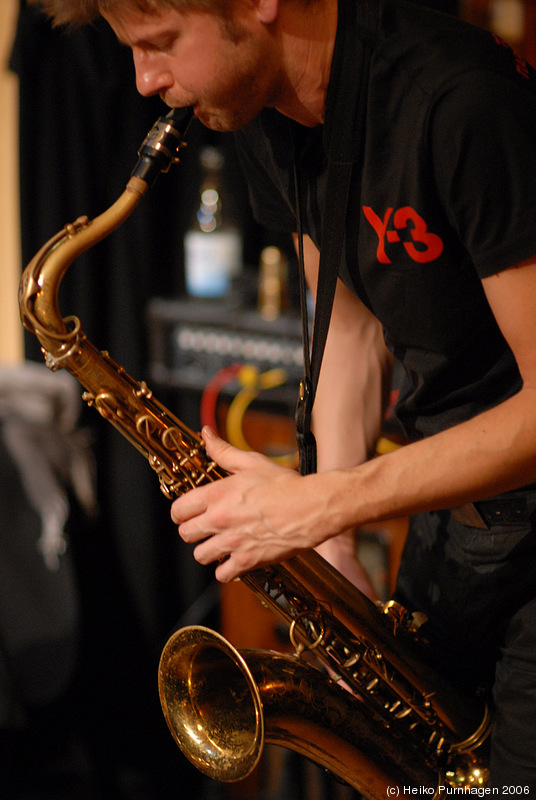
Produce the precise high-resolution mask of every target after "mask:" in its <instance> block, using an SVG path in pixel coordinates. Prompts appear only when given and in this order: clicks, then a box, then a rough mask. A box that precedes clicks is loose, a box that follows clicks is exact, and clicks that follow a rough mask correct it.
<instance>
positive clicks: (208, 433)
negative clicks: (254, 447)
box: [201, 425, 265, 472]
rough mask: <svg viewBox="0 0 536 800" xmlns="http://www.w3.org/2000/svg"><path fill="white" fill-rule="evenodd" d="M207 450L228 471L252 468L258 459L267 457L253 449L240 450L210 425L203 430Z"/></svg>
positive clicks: (202, 434)
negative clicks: (252, 450)
mask: <svg viewBox="0 0 536 800" xmlns="http://www.w3.org/2000/svg"><path fill="white" fill-rule="evenodd" d="M201 436H202V437H203V442H204V444H205V450H206V451H207V454H208V455H209V457H210V458H211V459H213V461H215V462H216V463H217V464H219V466H220V467H223V468H224V469H226V470H227V471H228V472H239V471H240V470H243V469H247V468H248V467H249V468H251V467H252V466H255V465H257V466H258V461H259V460H262V461H263V462H264V460H265V457H264V456H262V455H260V453H253V452H251V451H247V452H246V451H245V450H240V449H239V448H238V447H233V445H231V444H229V442H226V441H225V439H222V438H221V437H220V436H218V434H217V433H216V432H215V431H214V430H213V429H212V428H211V427H209V426H208V425H205V427H204V428H203V429H202V431H201Z"/></svg>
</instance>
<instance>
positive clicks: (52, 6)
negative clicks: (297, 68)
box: [29, 0, 228, 25]
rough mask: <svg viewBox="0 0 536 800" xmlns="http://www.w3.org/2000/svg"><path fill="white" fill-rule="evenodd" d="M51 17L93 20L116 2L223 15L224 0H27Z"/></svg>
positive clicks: (58, 21)
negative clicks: (195, 10)
mask: <svg viewBox="0 0 536 800" xmlns="http://www.w3.org/2000/svg"><path fill="white" fill-rule="evenodd" d="M29 2H30V3H32V4H33V5H38V6H40V8H42V9H43V11H44V12H45V13H46V14H47V15H48V16H49V17H51V18H52V20H53V23H54V25H83V24H85V23H87V22H93V21H94V20H96V19H97V18H98V17H99V16H100V15H101V12H102V11H110V10H111V9H112V8H113V7H114V6H115V5H118V4H119V3H121V4H123V5H130V6H134V7H136V8H139V9H140V10H141V11H145V12H151V11H155V10H156V9H158V8H176V9H178V10H179V11H185V10H192V9H194V8H195V9H198V10H199V11H212V12H215V13H219V14H223V15H225V9H226V8H227V5H228V3H227V0H29Z"/></svg>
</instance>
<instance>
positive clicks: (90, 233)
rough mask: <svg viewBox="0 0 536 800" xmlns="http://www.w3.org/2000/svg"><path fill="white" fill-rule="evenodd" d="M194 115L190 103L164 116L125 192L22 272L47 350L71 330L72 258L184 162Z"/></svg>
mask: <svg viewBox="0 0 536 800" xmlns="http://www.w3.org/2000/svg"><path fill="white" fill-rule="evenodd" d="M192 118H193V111H192V109H191V108H183V109H174V110H172V111H170V112H169V114H168V115H167V116H165V117H160V118H159V119H158V120H157V121H156V122H155V124H154V125H153V127H152V128H151V130H150V131H149V133H148V134H147V136H146V137H145V139H144V141H143V143H142V145H141V147H140V150H139V153H138V155H139V159H138V162H137V164H136V166H135V168H134V170H133V171H132V174H131V177H130V180H129V181H128V183H127V186H126V188H125V190H124V192H123V194H122V195H121V196H120V197H119V198H118V199H117V200H116V201H115V203H113V205H112V206H110V208H108V209H107V210H106V211H105V212H104V213H103V214H101V215H100V216H98V217H96V218H95V219H93V220H89V219H88V217H79V218H78V219H77V220H76V221H75V222H73V223H71V224H69V225H66V226H65V228H63V230H61V231H60V232H59V233H57V234H56V235H55V236H53V237H52V238H51V239H50V240H49V241H48V242H47V243H46V244H45V245H44V246H43V247H42V248H41V250H39V252H38V253H37V254H36V256H35V257H34V258H33V259H32V261H31V262H30V263H29V264H28V266H27V267H26V269H25V270H24V272H23V275H22V278H21V282H20V287H19V308H20V314H21V319H22V322H23V323H24V326H25V327H26V328H27V329H28V330H30V331H32V333H35V334H36V335H37V337H38V338H39V340H40V341H41V343H42V344H43V346H44V347H45V349H47V350H49V349H50V348H52V350H53V349H54V341H56V342H57V341H59V337H62V336H64V335H65V334H66V333H67V332H68V326H67V325H66V323H65V321H64V319H63V317H62V316H61V314H60V311H59V308H58V301H57V298H58V291H59V287H60V284H61V281H62V279H63V276H64V275H65V273H66V271H67V269H68V268H69V267H70V265H71V264H72V263H73V261H74V260H75V259H76V258H77V257H78V256H79V255H81V254H82V253H84V252H85V251H86V250H89V249H90V248H91V247H93V246H94V245H95V244H97V243H98V242H99V241H101V240H102V239H104V238H106V237H107V236H108V235H109V234H110V233H112V232H113V231H114V230H115V229H116V228H118V227H119V226H120V225H121V224H122V223H123V222H124V221H125V219H127V217H128V216H130V214H131V213H132V211H133V210H134V208H135V207H136V206H137V205H138V203H139V202H140V200H141V199H142V197H143V196H144V195H145V193H146V192H147V189H148V188H149V187H150V186H151V185H152V183H154V181H155V180H156V178H157V176H158V175H159V174H160V173H161V172H167V171H168V169H169V167H170V166H171V164H174V163H177V162H178V161H179V150H180V149H181V148H182V147H184V146H185V143H184V141H183V136H184V134H185V133H186V130H187V128H188V126H189V124H190V122H191V120H192Z"/></svg>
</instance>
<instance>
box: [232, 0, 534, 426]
mask: <svg viewBox="0 0 536 800" xmlns="http://www.w3.org/2000/svg"><path fill="white" fill-rule="evenodd" d="M368 2H369V3H375V2H377V0H368ZM360 4H361V3H360V2H358V4H357V7H356V5H355V4H354V3H353V2H352V1H351V0H339V26H338V33H337V41H336V45H335V54H334V59H333V64H332V72H331V78H330V85H329V90H328V97H327V103H326V118H325V124H324V126H321V127H318V128H315V129H308V128H304V127H303V126H299V125H297V124H296V123H293V122H291V121H290V120H288V119H286V118H285V117H283V116H281V115H280V114H278V113H277V112H276V111H274V110H271V109H266V110H265V111H263V112H262V114H261V115H260V116H259V117H258V118H257V119H256V120H255V121H254V122H253V123H252V124H251V125H250V126H248V127H247V128H246V129H244V130H243V131H240V132H238V133H237V140H238V144H239V151H240V153H241V157H242V160H243V163H244V166H245V175H246V178H247V180H248V183H249V187H250V196H251V201H252V205H253V209H254V213H255V214H256V216H257V218H258V219H259V221H261V222H262V223H263V224H265V225H267V226H269V227H271V228H274V229H279V228H280V229H283V230H287V231H295V230H296V221H295V214H294V191H293V172H292V170H293V167H292V163H293V150H292V147H293V145H292V141H294V143H295V144H294V146H295V148H296V152H297V154H298V155H297V160H298V170H299V176H300V187H301V188H300V193H301V194H302V204H303V206H304V207H305V212H304V230H305V232H306V233H307V234H309V235H310V236H311V238H312V239H313V241H314V242H315V243H316V244H317V246H321V226H322V219H323V214H324V209H325V207H326V203H327V202H328V201H329V198H326V196H325V192H326V164H327V158H326V152H328V151H329V145H330V134H329V130H330V127H329V126H330V122H331V117H330V114H331V111H332V105H333V103H332V98H333V96H334V94H336V93H337V91H340V87H341V86H342V87H346V90H348V87H352V86H353V87H355V86H359V85H360V81H359V78H360V76H359V75H358V74H355V73H354V74H351V70H348V69H346V70H345V71H344V73H342V72H341V67H340V65H341V63H342V62H343V59H342V58H341V57H340V56H341V52H342V51H344V50H345V48H352V46H353V42H352V36H351V35H350V34H349V32H348V31H349V27H348V26H347V25H346V24H345V20H348V15H349V14H355V13H356V9H357V13H358V15H359V13H361V12H360V10H359V9H360ZM374 8H375V9H377V14H378V20H379V21H378V29H377V31H375V33H374V36H375V43H374V47H373V52H372V57H371V62H370V77H369V81H368V87H367V89H366V102H367V106H366V108H367V115H366V126H365V138H364V143H363V156H362V162H363V163H362V172H361V180H360V181H358V180H357V179H356V180H355V183H354V186H353V190H352V191H351V193H350V202H349V207H348V210H347V218H346V242H345V247H344V252H345V257H344V258H343V263H342V264H341V268H340V276H341V278H342V279H343V280H344V282H345V283H346V284H347V285H348V286H349V287H350V288H351V289H352V291H354V292H355V293H356V294H357V295H358V296H360V297H361V299H362V300H363V301H364V302H365V303H366V304H367V305H368V306H369V308H371V309H372V311H373V312H374V314H375V315H376V316H377V317H378V319H379V320H380V321H381V323H382V324H383V327H384V331H385V338H386V342H387V344H388V346H389V347H390V349H391V350H392V352H393V353H394V354H395V356H396V357H397V358H398V359H399V360H400V361H401V363H402V364H403V365H404V373H405V381H404V386H403V387H402V391H401V395H400V400H399V404H398V409H397V413H398V416H399V419H400V421H401V422H402V423H403V425H404V426H405V428H406V431H407V433H408V435H409V436H410V438H413V439H417V438H421V437H422V436H426V435H429V434H431V433H435V432H437V431H439V430H442V429H444V428H447V427H449V426H451V425H453V424H456V423H458V422H461V421H463V420H465V419H468V418H470V417H472V416H474V415H475V414H476V413H478V412H480V411H482V410H484V409H486V408H489V407H492V406H494V405H496V404H498V403H499V402H501V401H503V400H504V399H506V398H507V397H509V396H511V395H512V394H514V393H515V392H517V391H518V390H519V388H520V384H521V381H520V376H519V373H518V370H517V367H516V364H515V361H514V359H513V356H512V354H511V351H510V350H509V348H508V346H507V345H506V342H505V341H504V338H503V337H502V335H501V333H500V331H499V329H498V327H497V325H496V323H495V320H494V318H493V315H492V314H491V311H490V309H489V306H488V304H487V301H486V299H485V295H484V292H483V290H482V285H481V282H480V279H481V278H483V277H486V276H488V275H491V274H494V273H496V272H498V271H500V270H502V269H505V268H507V267H509V266H512V265H513V264H515V263H517V262H519V261H521V260H522V259H524V258H528V257H530V256H532V255H534V254H536V224H535V222H536V78H535V73H534V71H533V70H532V69H531V68H530V67H528V65H527V64H526V63H525V62H523V61H522V60H521V59H519V58H518V57H517V56H516V55H515V54H514V52H513V51H512V50H511V49H510V48H509V47H508V46H507V45H506V44H505V43H504V42H502V41H501V40H499V39H498V38H497V37H495V36H493V35H492V34H490V33H488V32H486V31H482V30H480V29H476V28H473V27H471V26H469V25H467V24H465V23H463V22H462V21H460V20H457V19H455V18H452V17H449V16H444V15H441V14H438V13H436V12H433V11H429V10H428V9H424V8H422V7H417V6H412V5H410V4H406V3H405V2H403V0H379V4H378V5H377V6H374ZM366 23H368V20H367V21H365V22H363V24H366ZM360 30H361V29H360ZM352 35H353V34H352ZM358 35H362V34H361V33H360V34H358ZM354 46H355V45H354ZM350 52H351V50H350ZM357 69H359V64H358V62H357V61H356V70H357ZM360 91H364V90H363V87H361V88H360ZM355 174H356V175H357V174H358V170H356V173H355ZM355 357H356V358H359V354H356V355H355ZM348 369H352V353H348Z"/></svg>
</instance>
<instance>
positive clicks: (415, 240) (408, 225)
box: [363, 206, 443, 264]
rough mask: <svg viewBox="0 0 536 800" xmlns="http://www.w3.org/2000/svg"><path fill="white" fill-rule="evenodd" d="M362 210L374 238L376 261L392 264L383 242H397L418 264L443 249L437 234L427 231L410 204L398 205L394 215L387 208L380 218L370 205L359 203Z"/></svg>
mask: <svg viewBox="0 0 536 800" xmlns="http://www.w3.org/2000/svg"><path fill="white" fill-rule="evenodd" d="M363 213H364V215H365V217H366V218H367V220H368V221H369V222H370V224H371V225H372V227H373V228H374V230H375V232H376V235H377V237H378V249H377V251H376V255H377V258H378V261H379V262H380V264H391V263H392V262H391V259H390V258H389V256H388V255H387V253H386V252H385V245H386V244H393V243H397V242H400V243H401V244H402V245H403V246H404V247H405V249H406V252H407V253H408V255H409V256H410V258H412V259H413V260H414V261H416V262H417V263H418V264H427V263H428V262H429V261H435V259H436V258H439V256H440V255H441V253H442V252H443V240H442V239H441V237H440V236H438V235H437V234H436V233H431V232H430V231H429V230H428V226H427V225H426V222H425V221H424V220H423V218H422V217H421V215H420V214H417V212H416V211H415V209H413V208H412V207H411V206H404V207H403V208H399V209H398V210H397V211H395V213H394V214H393V209H392V208H388V209H387V211H386V212H385V214H384V215H383V219H382V218H381V217H379V216H378V214H376V212H375V211H373V210H372V208H371V207H370V206H363ZM404 232H406V233H404ZM401 234H404V235H403V236H401Z"/></svg>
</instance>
